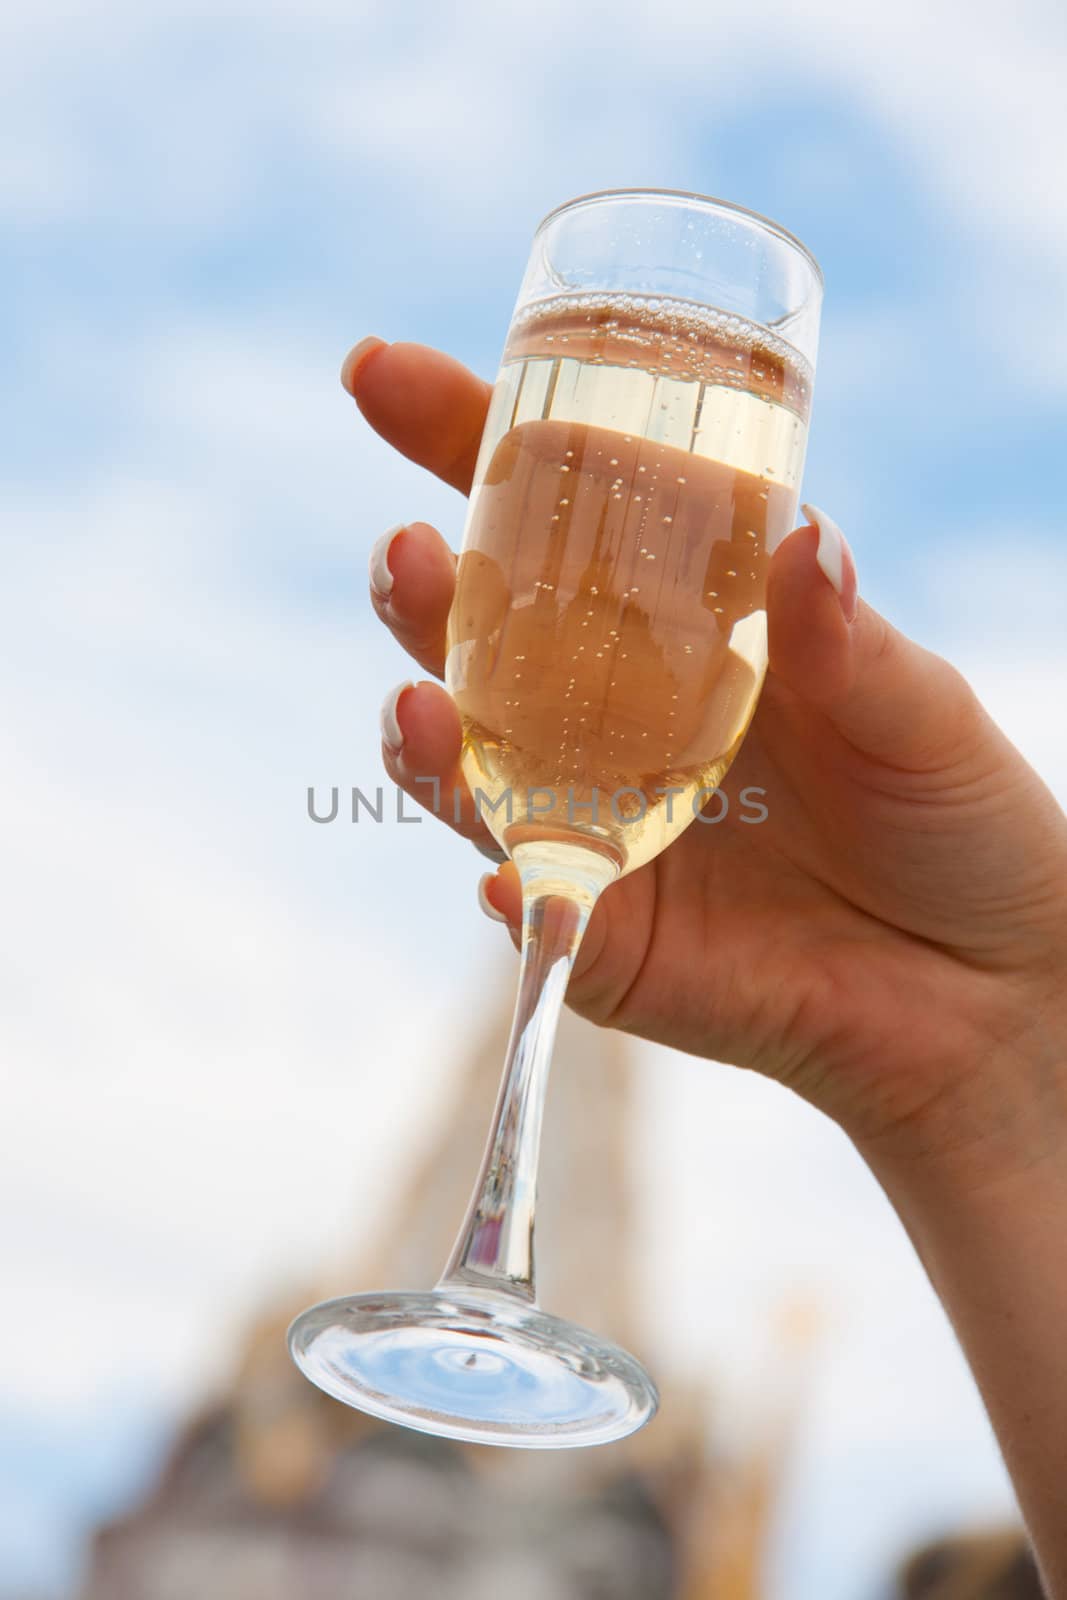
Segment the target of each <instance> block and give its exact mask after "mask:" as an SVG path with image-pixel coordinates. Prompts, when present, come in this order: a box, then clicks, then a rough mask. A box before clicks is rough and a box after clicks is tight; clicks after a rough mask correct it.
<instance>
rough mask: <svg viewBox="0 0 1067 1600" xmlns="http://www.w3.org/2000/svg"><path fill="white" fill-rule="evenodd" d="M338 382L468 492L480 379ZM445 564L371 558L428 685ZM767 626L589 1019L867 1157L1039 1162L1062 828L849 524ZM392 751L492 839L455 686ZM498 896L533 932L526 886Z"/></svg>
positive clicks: (424, 794) (579, 996)
mask: <svg viewBox="0 0 1067 1600" xmlns="http://www.w3.org/2000/svg"><path fill="white" fill-rule="evenodd" d="M343 376H344V380H345V384H346V387H347V388H348V389H349V390H350V392H351V393H352V394H353V395H354V397H355V398H356V400H357V402H358V404H359V406H360V409H361V411H362V412H363V414H364V416H365V417H366V418H367V420H368V421H369V422H370V424H371V425H372V426H373V427H374V428H375V429H376V430H377V431H378V432H379V433H380V434H381V435H382V436H383V437H384V438H385V439H387V440H388V441H389V442H390V443H391V444H393V445H394V446H395V447H396V448H397V449H398V450H400V451H401V452H402V453H404V454H405V455H407V456H410V457H411V458H412V459H413V460H416V461H418V462H420V463H421V464H422V465H423V466H426V467H427V468H429V470H430V471H432V472H434V473H436V474H437V475H438V476H439V477H441V478H443V479H444V480H445V481H446V482H448V483H450V484H452V485H453V486H454V487H455V488H458V489H461V490H466V489H467V488H469V485H470V479H471V475H472V472H473V467H474V461H475V457H476V454H477V449H478V442H479V438H480V435H481V430H482V425H483V422H484V419H485V412H486V407H487V404H488V400H489V395H490V392H491V390H490V386H489V385H488V384H486V383H484V382H482V381H481V380H479V379H478V378H476V377H474V375H473V374H471V373H470V372H468V371H467V370H466V369H464V368H463V367H461V366H460V365H459V364H458V363H456V362H454V361H452V360H451V359H450V358H448V357H446V356H444V355H441V354H440V353H438V352H436V351H433V350H429V349H426V348H424V347H421V346H418V345H410V344H398V345H391V346H390V345H385V344H382V343H380V342H378V341H367V342H366V343H365V344H364V345H363V346H361V347H357V351H356V352H354V353H353V356H352V357H350V358H349V361H348V362H347V363H346V367H345V372H344V375H343ZM820 542H821V549H820ZM820 557H821V563H820ZM824 569H825V571H824ZM454 572H455V558H454V557H453V555H452V553H451V552H450V551H449V549H448V548H447V546H446V545H445V543H444V541H443V540H442V538H441V537H440V535H439V534H438V533H437V532H435V531H434V530H433V529H432V528H430V527H429V526H427V525H426V524H425V523H413V524H410V525H408V526H406V527H404V528H402V529H401V530H400V531H399V532H397V533H395V534H394V535H393V536H392V538H391V539H389V540H388V541H385V542H384V543H383V542H382V541H379V544H378V546H377V547H376V550H375V554H374V557H373V559H372V601H373V604H374V607H375V610H376V611H377V614H378V616H379V617H380V618H381V620H382V621H383V622H384V623H385V624H386V626H387V627H389V628H390V629H391V631H392V632H393V634H394V635H395V636H396V638H397V640H398V641H399V642H400V644H401V645H403V647H404V648H405V649H406V650H407V651H408V653H409V654H410V655H411V656H413V657H414V659H415V660H416V661H417V662H418V664H419V665H420V666H421V667H422V668H423V669H424V670H425V671H426V672H428V673H430V674H431V675H432V677H433V678H437V679H439V678H440V677H441V676H442V673H443V670H444V635H445V623H446V619H447V615H448V610H449V605H450V603H451V598H452V591H453V583H454ZM827 572H829V573H830V574H831V576H832V577H833V578H834V579H835V580H836V584H837V588H835V586H834V583H832V582H831V581H830V580H829V579H828V577H827V575H826V573H827ZM838 588H839V589H840V590H841V592H840V593H838V592H837V590H838ZM767 609H768V627H769V637H770V662H771V665H770V672H769V674H768V677H767V681H766V685H765V687H764V690H763V695H762V698H761V700H760V703H759V708H758V710H757V712H756V716H755V719H754V721H753V723H752V727H751V729H750V731H749V733H748V736H747V738H746V740H745V743H744V746H743V748H742V750H741V752H740V754H739V756H738V758H737V760H736V762H735V765H734V769H733V772H732V775H731V778H730V780H729V785H728V788H729V791H730V793H732V794H733V795H734V796H735V803H734V805H733V806H732V807H731V810H730V812H729V813H728V814H727V816H726V818H725V819H724V820H723V821H722V822H720V823H718V824H717V825H715V826H709V825H708V824H707V823H706V822H705V823H702V822H696V823H694V824H692V825H691V826H690V827H689V828H688V829H687V830H686V832H685V833H684V834H683V835H682V836H681V837H680V838H679V839H678V840H677V841H676V842H675V843H674V844H673V845H672V846H671V847H670V848H669V849H668V850H667V851H666V852H665V853H664V854H663V855H662V856H660V857H659V858H658V859H656V860H655V861H654V862H652V863H651V864H650V865H649V866H647V867H645V868H643V869H641V870H640V871H638V872H635V873H634V874H633V875H632V876H630V877H627V878H624V879H622V880H621V881H620V882H619V883H617V884H615V885H613V886H612V887H611V889H609V890H608V892H607V893H606V894H605V895H604V896H603V899H602V900H601V902H600V904H599V905H598V907H597V909H596V911H595V914H594V916H593V919H592V922H591V924H590V927H589V930H588V932H587V933H586V936H585V940H584V942H583V945H582V948H581V951H580V952H579V956H578V962H577V965H576V968H575V973H574V978H573V980H572V983H571V987H570V991H569V995H568V999H569V1001H570V1004H571V1005H572V1006H573V1007H574V1008H575V1009H576V1010H577V1011H579V1012H581V1013H582V1014H583V1015H584V1016H587V1017H589V1018H591V1019H592V1020H593V1021H595V1022H599V1023H604V1024H607V1025H609V1026H612V1027H617V1028H623V1029H626V1030H627V1031H629V1032H631V1033H636V1034H640V1035H642V1036H644V1037H646V1038H649V1039H655V1040H659V1041H661V1042H663V1043H665V1044H669V1045H673V1046H675V1047H677V1048H678V1049H681V1050H685V1051H689V1052H692V1053H693V1054H695V1055H703V1056H710V1057H712V1058H714V1059H716V1060H721V1061H730V1062H735V1063H737V1064H739V1065H742V1066H746V1067H754V1068H757V1069H758V1070H760V1071H762V1072H764V1073H767V1074H769V1075H770V1076H773V1077H775V1078H777V1079H779V1080H780V1081H782V1082H783V1083H785V1084H788V1085H789V1086H790V1087H791V1088H793V1089H795V1090H797V1092H798V1093H800V1094H802V1095H803V1096H804V1097H805V1098H806V1099H809V1100H811V1101H812V1102H813V1103H814V1104H816V1105H817V1106H819V1107H820V1109H822V1110H823V1111H825V1112H827V1113H828V1114H829V1115H831V1116H833V1117H834V1118H835V1119H836V1120H837V1121H839V1122H840V1123H841V1124H842V1125H843V1126H844V1127H845V1129H846V1130H847V1131H848V1132H849V1133H850V1134H851V1135H852V1136H853V1137H854V1138H855V1139H856V1141H857V1143H858V1144H859V1145H860V1147H861V1148H863V1149H864V1150H865V1151H868V1152H870V1153H874V1152H876V1151H879V1150H881V1151H883V1152H884V1153H885V1155H886V1157H887V1158H891V1157H892V1155H893V1154H894V1153H895V1152H896V1151H897V1150H898V1149H899V1150H900V1151H901V1152H902V1154H904V1155H905V1156H910V1155H911V1154H912V1153H913V1152H917V1151H920V1150H933V1151H937V1152H939V1153H943V1154H944V1155H946V1156H948V1155H949V1154H951V1156H952V1158H953V1160H954V1161H957V1162H958V1163H959V1164H960V1167H961V1170H964V1169H965V1170H966V1172H967V1173H968V1175H969V1176H970V1177H972V1178H973V1180H974V1181H976V1182H981V1181H984V1180H985V1179H986V1178H994V1177H996V1176H997V1175H998V1174H999V1173H1000V1172H1001V1171H1007V1170H1009V1169H1010V1168H1011V1167H1012V1166H1013V1164H1019V1163H1022V1164H1027V1163H1029V1162H1031V1161H1033V1160H1036V1159H1040V1157H1041V1154H1042V1152H1043V1150H1044V1148H1045V1146H1046V1144H1047V1142H1048V1138H1049V1137H1050V1135H1051V1133H1052V1132H1053V1130H1059V1129H1067V1110H1065V1107H1064V1097H1065V1093H1067V1090H1065V1088H1064V1074H1063V1072H1062V1071H1053V1070H1052V1067H1051V1065H1050V1064H1049V1051H1050V1048H1051V1047H1050V1044H1049V1034H1050V1030H1052V1020H1051V1019H1052V1016H1053V1012H1054V1011H1055V1010H1056V1009H1057V1008H1058V1010H1059V1014H1060V1015H1061V1016H1062V1012H1063V992H1062V991H1063V974H1064V970H1065V965H1067V933H1065V917H1064V910H1063V908H1064V904H1065V900H1067V822H1065V819H1064V816H1063V814H1062V812H1061V811H1060V810H1059V808H1058V807H1057V805H1056V804H1055V802H1054V800H1053V799H1052V796H1051V795H1050V794H1049V793H1048V791H1047V790H1046V789H1045V787H1044V786H1043V784H1042V783H1041V782H1040V780H1039V779H1038V778H1037V776H1036V775H1035V773H1034V772H1033V771H1032V770H1031V768H1030V767H1029V766H1027V764H1026V763H1025V762H1024V761H1023V759H1022V757H1021V756H1020V755H1019V754H1018V752H1017V751H1016V750H1015V749H1014V747H1013V746H1012V745H1011V744H1010V743H1009V742H1008V740H1007V739H1006V738H1005V737H1004V735H1003V734H1002V733H1001V732H1000V731H999V729H998V728H997V727H996V726H995V724H994V723H993V722H992V721H991V720H990V718H989V717H988V716H987V714H986V713H985V711H984V710H983V709H982V707H981V706H980V705H979V703H978V701H977V700H976V699H975V696H974V694H973V693H972V691H971V690H970V688H969V687H968V685H967V684H966V682H965V681H964V680H963V679H962V678H961V676H960V675H959V673H958V672H956V671H955V669H954V668H952V667H951V666H949V665H948V663H947V662H945V661H943V660H942V659H941V658H940V657H938V656H936V655H932V654H931V653H930V652H929V651H926V650H924V649H922V648H921V647H920V646H919V645H917V644H914V643H912V642H911V640H909V639H906V638H905V637H903V635H901V634H899V633H898V632H896V630H895V629H893V628H892V627H891V626H890V625H889V623H888V622H886V621H885V620H884V619H883V618H882V617H881V616H879V615H878V613H877V612H875V611H874V610H872V609H871V607H870V606H867V605H865V604H864V603H863V602H862V601H859V602H857V600H856V593H855V572H854V568H853V566H852V559H851V556H850V554H849V551H848V548H847V546H846V545H844V543H843V541H842V540H841V539H840V535H838V534H837V532H836V529H834V528H833V525H832V524H828V522H824V523H823V530H822V532H821V533H820V531H819V528H818V527H816V526H806V527H802V528H800V529H798V530H797V531H796V532H795V533H793V534H792V535H791V536H790V537H789V538H788V539H787V540H786V541H785V542H784V543H783V544H782V546H781V547H780V548H779V549H778V551H777V552H776V553H775V555H774V557H773V559H772V562H771V566H770V576H769V584H768V596H767ZM387 734H388V736H387V738H386V739H385V740H384V743H383V755H384V759H385V764H386V766H387V768H388V771H389V773H390V775H391V777H392V778H393V779H394V780H395V782H396V783H398V784H399V785H401V786H402V787H403V788H404V789H406V790H407V791H408V792H410V794H411V795H412V796H413V797H414V798H416V799H418V800H420V801H421V802H422V803H423V804H427V803H429V802H430V797H431V790H432V786H431V785H430V784H429V783H428V782H426V781H419V780H426V779H429V778H436V779H438V780H439V782H440V785H441V792H442V793H443V794H444V795H446V796H450V795H451V793H452V790H453V788H456V789H458V790H461V791H462V792H463V796H464V799H463V806H462V811H461V821H460V831H461V832H464V833H466V834H467V835H468V836H469V837H472V838H482V839H483V840H484V839H488V834H487V833H486V831H485V830H484V827H483V825H482V824H481V823H480V821H479V820H478V818H477V817H476V816H475V814H474V808H473V805H472V803H471V801H470V797H469V795H467V794H466V790H465V785H464V783H463V778H462V775H461V773H460V770H459V756H460V724H459V719H458V716H457V714H456V711H455V708H454V706H453V704H452V702H451V700H450V698H449V696H448V695H447V693H446V692H445V691H444V689H443V688H440V687H438V685H437V684H435V683H432V682H423V683H419V684H417V685H415V686H412V687H407V688H405V689H404V690H403V691H402V692H400V693H399V694H398V695H394V696H393V697H391V700H390V704H389V715H388V728H387ZM398 736H399V738H398ZM745 788H750V789H751V788H758V789H759V790H761V791H762V796H761V800H762V805H763V806H764V807H765V808H766V812H767V815H766V819H765V820H763V821H760V822H753V821H751V820H750V819H751V817H752V815H753V811H752V809H751V808H748V809H746V808H742V807H739V806H738V805H737V804H736V796H737V795H738V794H739V793H740V791H741V790H742V789H745ZM441 809H442V815H444V816H445V817H446V818H448V819H449V820H451V817H452V807H451V804H450V803H449V804H446V805H444V806H442V808H441ZM743 818H747V819H749V820H743ZM485 892H486V893H487V895H488V898H489V900H490V903H491V904H492V905H493V906H494V907H495V908H496V909H497V910H498V911H500V912H503V913H504V914H505V916H506V917H507V920H508V921H509V923H510V925H511V927H512V929H513V931H514V930H515V929H516V928H517V926H518V923H519V918H520V902H519V891H518V883H517V876H516V874H515V871H514V869H513V868H512V867H510V866H505V867H504V868H502V869H501V871H500V872H499V874H498V875H497V877H496V878H495V879H494V880H492V881H491V882H490V883H489V884H487V886H486V891H485ZM1053 1031H1054V1030H1053ZM1059 1037H1060V1038H1061V1039H1062V1032H1061V1033H1060V1035H1059ZM1060 1065H1061V1066H1062V1063H1060ZM1065 1137H1067V1135H1065Z"/></svg>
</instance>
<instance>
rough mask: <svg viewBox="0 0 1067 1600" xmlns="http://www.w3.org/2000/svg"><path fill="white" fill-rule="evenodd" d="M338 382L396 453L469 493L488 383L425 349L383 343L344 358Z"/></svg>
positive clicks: (370, 343)
mask: <svg viewBox="0 0 1067 1600" xmlns="http://www.w3.org/2000/svg"><path fill="white" fill-rule="evenodd" d="M341 382H342V383H343V384H344V386H345V388H346V389H347V390H348V392H349V394H350V395H351V396H352V398H353V399H354V400H355V402H356V404H357V405H358V407H359V409H360V410H361V411H362V413H363V415H364V416H365V417H366V419H367V421H368V422H369V423H370V425H371V427H372V428H373V429H374V431H375V433H379V434H381V436H382V438H383V439H385V440H386V442H387V443H389V444H391V445H392V446H393V448H394V450H399V451H400V454H401V455H404V456H407V457H408V459H409V460H411V461H416V462H418V464H419V466H420V467H425V468H426V469H427V471H429V472H432V473H434V474H435V476H436V477H438V478H443V479H444V481H445V483H448V484H451V486H452V488H453V489H459V490H460V492H461V493H462V494H466V493H467V492H468V490H469V489H470V486H471V479H472V478H473V476H474V463H475V461H476V460H477V458H478V446H479V444H480V443H481V438H482V429H483V427H484V426H485V414H486V412H487V411H488V409H489V397H490V395H491V394H492V392H493V386H492V384H489V383H486V382H485V381H484V379H482V378H478V377H476V376H475V375H474V373H473V372H471V371H470V369H469V368H468V367H465V366H464V365H463V363H462V362H461V361H456V360H455V359H454V357H452V356H446V355H445V354H444V352H443V351H441V350H433V349H431V348H430V346H429V345H424V344H386V343H384V341H380V340H379V341H371V340H364V341H363V342H362V343H361V344H359V345H357V346H356V348H355V349H354V350H352V351H351V352H350V353H349V355H348V356H347V357H346V359H345V363H344V366H343V367H342V369H341Z"/></svg>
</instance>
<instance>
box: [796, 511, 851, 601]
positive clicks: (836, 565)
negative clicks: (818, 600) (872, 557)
mask: <svg viewBox="0 0 1067 1600" xmlns="http://www.w3.org/2000/svg"><path fill="white" fill-rule="evenodd" d="M800 509H801V511H803V513H804V515H805V516H806V517H807V519H808V521H809V522H813V523H814V524H815V526H816V527H817V528H818V530H819V548H818V550H817V551H816V552H815V559H816V561H817V562H818V564H819V569H820V571H821V572H822V573H823V574H824V576H825V577H826V578H828V579H829V582H830V585H831V587H832V588H833V590H834V592H835V593H836V595H837V597H838V599H839V600H840V602H841V610H842V612H843V613H844V617H845V621H846V622H854V621H855V619H856V607H857V604H858V598H857V597H858V587H857V581H856V563H855V561H854V560H853V557H852V551H851V550H850V549H849V547H848V540H847V539H846V538H845V536H844V534H843V533H842V532H841V529H840V528H839V527H838V526H837V523H836V522H835V521H834V519H833V517H828V516H827V515H826V512H825V511H820V510H819V508H818V506H810V505H804V506H801V508H800Z"/></svg>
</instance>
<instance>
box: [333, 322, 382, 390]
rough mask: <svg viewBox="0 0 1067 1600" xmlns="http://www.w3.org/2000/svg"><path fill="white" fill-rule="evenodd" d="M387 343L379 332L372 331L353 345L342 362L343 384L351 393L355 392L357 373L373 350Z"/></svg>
mask: <svg viewBox="0 0 1067 1600" xmlns="http://www.w3.org/2000/svg"><path fill="white" fill-rule="evenodd" d="M385 343H386V341H385V340H384V339H379V338H378V336H377V334H374V333H372V334H369V335H368V337H367V338H366V339H361V340H360V341H359V343H358V344H354V345H353V346H352V348H351V350H350V351H349V352H348V354H347V355H346V356H345V358H344V360H343V361H342V363H341V386H342V388H345V389H347V390H348V392H349V394H354V393H355V382H356V374H357V373H358V371H359V369H360V367H361V366H362V365H363V363H364V361H366V359H367V357H368V356H369V355H370V353H371V351H372V350H377V349H378V348H379V346H380V345H384V344H385Z"/></svg>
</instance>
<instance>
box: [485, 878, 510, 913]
mask: <svg viewBox="0 0 1067 1600" xmlns="http://www.w3.org/2000/svg"><path fill="white" fill-rule="evenodd" d="M495 877H496V873H495V872H486V873H483V875H482V876H481V877H480V878H479V879H478V904H479V905H480V906H481V908H482V910H483V911H484V912H485V914H486V916H487V917H488V918H489V920H490V922H506V921H507V920H508V919H507V917H506V916H505V915H504V913H503V912H502V911H498V910H497V908H496V906H495V905H494V904H493V902H492V901H491V900H490V898H489V895H488V893H487V890H488V888H489V885H490V884H491V883H492V881H493V879H494V878H495Z"/></svg>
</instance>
